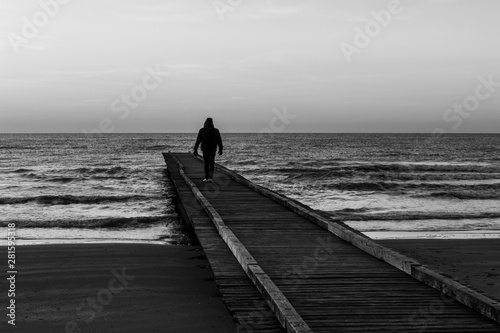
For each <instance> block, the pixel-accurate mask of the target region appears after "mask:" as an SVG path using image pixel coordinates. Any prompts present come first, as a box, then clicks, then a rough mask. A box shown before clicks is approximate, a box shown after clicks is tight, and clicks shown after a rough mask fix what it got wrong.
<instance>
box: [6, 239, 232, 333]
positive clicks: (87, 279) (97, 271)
mask: <svg viewBox="0 0 500 333" xmlns="http://www.w3.org/2000/svg"><path fill="white" fill-rule="evenodd" d="M16 250H17V258H16V269H17V271H18V273H17V276H16V297H15V300H16V321H15V323H16V325H15V327H11V325H9V324H7V322H6V321H7V320H8V319H9V318H8V317H7V316H6V311H7V310H6V308H5V305H6V304H8V303H7V302H8V301H9V300H8V299H7V293H6V292H7V290H8V289H9V285H8V284H7V281H6V280H5V279H3V282H2V283H1V284H0V285H1V288H2V290H1V295H2V296H1V298H0V300H1V303H2V309H3V310H2V312H4V313H2V318H3V319H2V322H1V324H0V325H1V326H2V332H4V331H6V332H7V331H15V332H30V333H31V332H42V333H43V332H108V333H109V332H131V333H132V332H133V333H136V332H176V333H181V332H213V333H216V332H217V333H223V332H236V326H235V324H234V323H233V319H232V317H231V316H230V314H229V313H228V311H227V309H226V308H225V306H224V305H223V303H222V299H221V298H220V295H219V291H218V289H217V286H216V284H215V282H214V280H213V274H212V271H211V269H210V268H209V266H208V262H207V261H206V259H205V257H204V255H203V251H201V249H200V248H199V247H196V246H165V245H151V244H78V245H74V244H73V245H33V246H18V247H17V248H16ZM0 256H1V258H5V259H4V260H2V265H1V267H2V268H3V271H4V272H5V271H6V270H7V269H6V263H7V254H6V247H4V246H2V247H1V248H0ZM5 328H7V329H5ZM9 329H10V330H9Z"/></svg>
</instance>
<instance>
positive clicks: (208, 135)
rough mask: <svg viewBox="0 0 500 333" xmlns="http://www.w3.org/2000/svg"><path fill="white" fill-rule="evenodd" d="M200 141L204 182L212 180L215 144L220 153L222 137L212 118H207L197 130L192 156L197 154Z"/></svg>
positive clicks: (220, 153)
mask: <svg viewBox="0 0 500 333" xmlns="http://www.w3.org/2000/svg"><path fill="white" fill-rule="evenodd" d="M200 143H201V151H202V152H203V162H204V164H205V179H203V181H204V182H211V181H213V180H212V179H213V177H214V169H215V153H216V152H217V146H218V147H219V155H222V138H221V136H220V132H219V130H218V129H217V128H215V127H214V121H213V120H212V118H207V120H205V124H203V128H202V129H200V131H199V132H198V137H197V138H196V143H195V145H194V152H193V154H194V156H198V146H199V145H200Z"/></svg>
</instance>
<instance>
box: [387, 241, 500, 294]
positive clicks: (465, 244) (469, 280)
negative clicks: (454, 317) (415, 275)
mask: <svg viewBox="0 0 500 333" xmlns="http://www.w3.org/2000/svg"><path fill="white" fill-rule="evenodd" d="M377 242H379V243H381V244H383V245H385V246H387V247H390V248H393V249H394V250H396V251H399V252H402V253H403V254H406V255H407V256H409V257H412V258H414V259H417V260H418V261H420V262H421V263H422V264H424V265H427V266H428V267H430V268H433V269H437V270H439V271H441V272H443V273H445V274H446V275H447V276H448V277H451V278H453V279H454V280H456V281H458V282H460V283H462V284H464V285H466V286H468V287H470V288H472V289H474V290H476V291H479V292H481V293H483V294H485V295H487V296H489V297H490V298H493V299H495V300H498V301H500V283H499V281H500V239H470V240H463V239H458V240H456V239H455V240H453V239H443V240H435V239H414V240H412V239H405V240H384V241H382V240H378V241H377Z"/></svg>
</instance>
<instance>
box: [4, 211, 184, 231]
mask: <svg viewBox="0 0 500 333" xmlns="http://www.w3.org/2000/svg"><path fill="white" fill-rule="evenodd" d="M177 218H178V216H177V214H172V215H162V216H139V217H116V218H96V219H79V220H69V219H61V220H42V221H37V220H32V221H26V220H8V221H0V227H6V226H7V225H8V224H9V223H15V224H16V226H18V227H19V228H79V229H82V228H83V229H97V228H148V227H151V225H153V224H157V223H172V222H176V221H177Z"/></svg>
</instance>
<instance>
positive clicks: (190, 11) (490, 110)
mask: <svg viewBox="0 0 500 333" xmlns="http://www.w3.org/2000/svg"><path fill="white" fill-rule="evenodd" d="M54 1H56V0H42V2H43V3H48V4H49V5H47V6H45V7H46V8H45V11H46V12H49V14H51V15H48V14H45V12H43V9H42V8H41V5H40V3H39V1H38V0H0V36H1V39H0V132H2V133H3V132H75V133H79V132H82V131H85V130H87V131H91V130H99V131H107V132H117V133H118V132H195V131H197V130H198V129H199V127H201V126H202V124H203V121H204V119H205V118H206V117H208V116H211V117H213V118H214V121H215V125H216V127H218V128H219V129H221V131H223V132H259V131H261V130H262V129H265V128H267V129H272V130H275V131H283V132H425V133H430V132H432V131H433V130H435V129H436V128H440V129H441V131H443V132H446V133H460V132H496V133H498V132H500V126H499V124H500V84H498V83H497V84H495V82H500V42H499V40H498V33H499V32H500V20H499V19H498V17H499V16H498V15H499V13H500V1H498V0H489V1H488V0H470V1H462V0H455V1H454V0H447V1H444V0H421V1H418V0H414V1H410V0H401V1H400V4H399V5H397V4H392V5H391V4H390V1H378V0H343V1H332V0H240V1H238V0H220V1H218V2H217V1H216V2H213V1H212V0H72V1H67V0H66V1H63V0H59V1H60V2H61V3H63V2H68V3H67V4H59V2H57V3H58V7H59V8H56V7H55V6H54ZM51 2H52V5H50V3H51ZM214 4H215V5H216V6H214ZM216 7H217V8H216ZM391 10H392V12H391ZM372 11H375V12H378V13H381V11H383V12H382V13H390V17H388V16H387V15H385V16H384V15H382V14H380V15H379V16H380V17H379V20H382V21H383V22H382V24H381V23H376V24H374V22H376V21H374V18H373V14H371V12H372ZM370 20H372V21H370ZM33 28H35V29H37V30H38V31H34V29H33ZM366 29H368V31H369V34H370V35H371V37H370V36H367V37H366V36H364V38H363V36H362V37H360V33H359V31H366ZM369 29H371V30H369ZM366 38H368V39H369V40H368V41H367V40H366ZM363 43H364V44H363ZM365 44H367V45H365ZM152 71H158V72H159V73H157V74H155V75H154V76H153V75H151V74H150V72H152ZM481 77H482V78H483V79H480V78H481ZM487 81H490V83H489V84H485V82H487ZM145 94H146V95H145ZM463 103H465V104H467V106H466V108H468V109H464V108H463V109H462V110H460V109H459V108H456V109H452V108H453V106H454V104H457V105H459V104H463ZM273 110H274V111H273ZM284 112H286V116H283V113H284ZM276 113H280V114H281V115H282V118H283V119H285V121H283V120H280V119H279V117H277V115H276Z"/></svg>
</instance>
